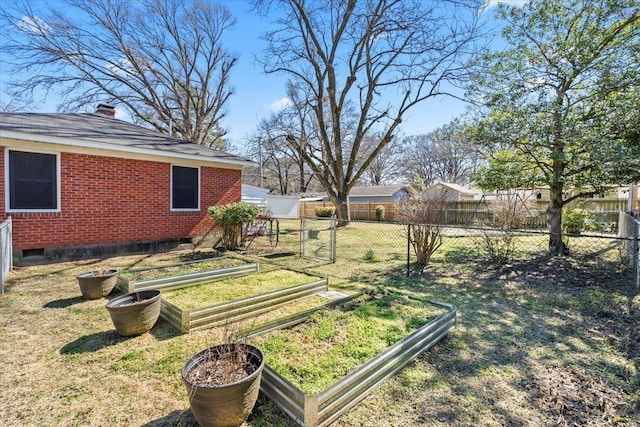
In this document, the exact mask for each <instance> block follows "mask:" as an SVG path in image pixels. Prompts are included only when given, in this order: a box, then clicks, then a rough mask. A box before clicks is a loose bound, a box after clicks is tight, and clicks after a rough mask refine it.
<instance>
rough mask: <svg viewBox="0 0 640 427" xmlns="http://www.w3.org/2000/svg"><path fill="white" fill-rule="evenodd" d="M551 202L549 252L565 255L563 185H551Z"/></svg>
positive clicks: (549, 211) (548, 213)
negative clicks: (563, 239)
mask: <svg viewBox="0 0 640 427" xmlns="http://www.w3.org/2000/svg"><path fill="white" fill-rule="evenodd" d="M550 197H551V203H550V205H549V208H548V209H547V215H548V221H549V253H551V254H552V255H564V254H565V253H566V250H567V248H566V246H565V244H564V242H563V241H562V207H563V206H564V200H563V199H562V185H560V186H557V187H556V186H553V187H551V192H550Z"/></svg>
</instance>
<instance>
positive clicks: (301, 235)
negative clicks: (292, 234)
mask: <svg viewBox="0 0 640 427" xmlns="http://www.w3.org/2000/svg"><path fill="white" fill-rule="evenodd" d="M304 220H305V218H304V217H302V218H300V258H302V257H303V256H304V233H305V230H304V225H305V224H304V223H305V221H304Z"/></svg>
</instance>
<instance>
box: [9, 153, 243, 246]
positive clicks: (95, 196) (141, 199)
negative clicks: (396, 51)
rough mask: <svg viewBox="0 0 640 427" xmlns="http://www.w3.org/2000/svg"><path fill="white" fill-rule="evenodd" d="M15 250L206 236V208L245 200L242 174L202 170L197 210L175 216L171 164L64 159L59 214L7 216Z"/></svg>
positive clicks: (63, 156) (69, 156)
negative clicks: (10, 218)
mask: <svg viewBox="0 0 640 427" xmlns="http://www.w3.org/2000/svg"><path fill="white" fill-rule="evenodd" d="M0 165H1V166H0V167H1V168H2V173H0V180H1V183H2V186H1V188H2V192H3V193H2V206H1V208H2V211H1V212H2V214H3V218H6V217H7V216H8V215H11V217H12V219H13V247H14V249H37V248H48V247H66V246H79V245H88V244H101V243H124V242H135V241H148V240H164V239H172V238H185V237H198V236H203V235H205V234H206V233H207V232H208V231H209V230H210V229H211V226H212V225H213V224H212V222H211V220H210V218H209V217H208V214H207V207H209V206H212V205H216V204H227V203H232V202H236V201H239V200H240V193H241V171H240V170H230V169H218V168H211V167H201V168H200V184H201V185H200V211H199V212H172V211H171V206H170V203H171V198H170V189H171V183H170V168H171V165H170V164H169V163H160V162H151V161H145V160H132V159H121V158H114V157H101V156H95V155H86V154H74V153H61V155H60V167H61V170H60V178H61V212H56V213H10V214H6V213H4V205H5V200H4V195H5V193H4V149H2V150H0Z"/></svg>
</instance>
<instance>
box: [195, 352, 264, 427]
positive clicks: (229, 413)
mask: <svg viewBox="0 0 640 427" xmlns="http://www.w3.org/2000/svg"><path fill="white" fill-rule="evenodd" d="M264 364H265V359H264V357H263V355H262V353H261V352H260V350H258V349H257V348H256V347H254V346H252V345H249V344H246V343H242V342H226V343H223V344H219V345H215V346H213V347H209V348H207V349H205V350H203V351H201V352H199V353H196V354H195V355H194V356H193V357H191V358H190V359H189V360H188V361H187V363H185V365H184V367H183V368H182V380H183V382H184V384H185V387H186V388H187V395H188V396H189V406H190V408H191V412H192V413H193V416H194V417H195V419H196V421H197V422H198V424H200V425H201V426H203V427H226V426H229V427H231V426H239V425H240V424H242V423H243V422H244V421H245V420H246V419H247V418H248V417H249V415H250V414H251V411H252V410H253V407H254V405H255V403H256V400H257V399H258V392H259V390H260V381H261V379H262V370H263V368H264Z"/></svg>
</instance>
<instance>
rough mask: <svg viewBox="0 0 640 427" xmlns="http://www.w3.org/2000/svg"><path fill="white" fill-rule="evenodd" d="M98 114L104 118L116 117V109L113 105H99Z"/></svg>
mask: <svg viewBox="0 0 640 427" xmlns="http://www.w3.org/2000/svg"><path fill="white" fill-rule="evenodd" d="M96 113H98V114H102V115H103V116H107V117H115V116H116V107H112V106H111V105H107V104H98V108H97V109H96Z"/></svg>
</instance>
